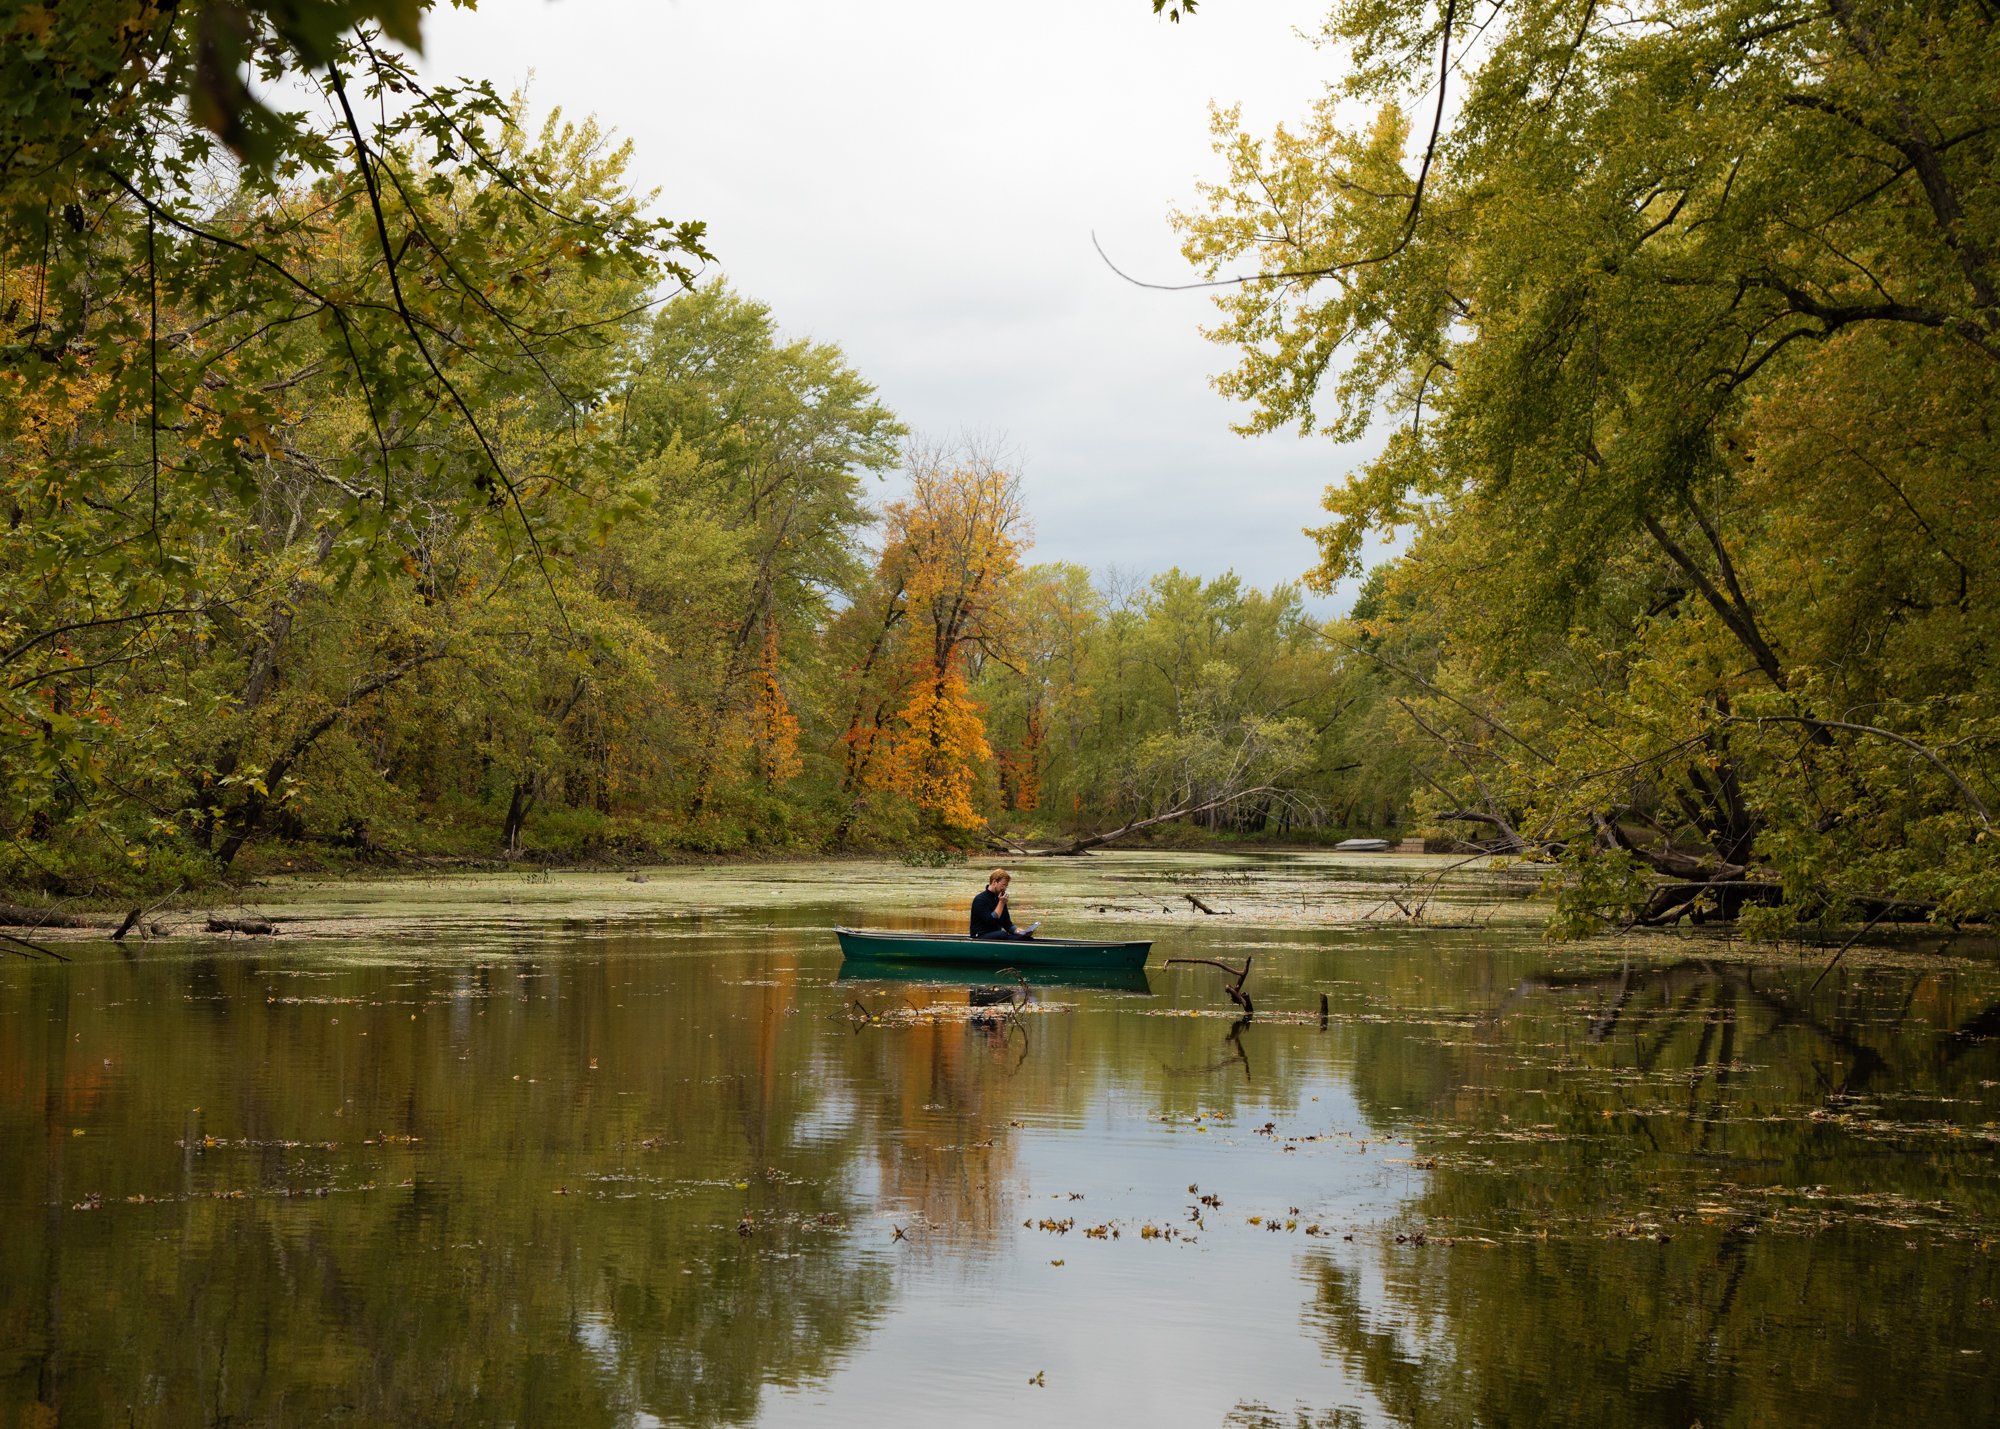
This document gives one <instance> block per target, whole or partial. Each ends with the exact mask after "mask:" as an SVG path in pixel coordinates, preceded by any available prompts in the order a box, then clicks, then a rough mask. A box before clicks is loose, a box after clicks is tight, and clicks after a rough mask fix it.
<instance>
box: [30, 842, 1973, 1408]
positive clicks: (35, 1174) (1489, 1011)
mask: <svg viewBox="0 0 2000 1429" xmlns="http://www.w3.org/2000/svg"><path fill="white" fill-rule="evenodd" d="M1438 867H1440V865H1439V864H1438V863H1437V862H1436V861H1424V860H1407V859H1406V860H1397V859H1377V860H1374V861H1363V860H1357V861H1349V862H1345V863H1343V862H1340V861H1337V860H1334V859H1331V858H1326V857H1304V856H1300V857H1269V858H1262V859H1254V860H1253V859H1231V858H1217V857H1201V858H1197V857H1191V856H1168V855H1136V854H1135V855H1117V856H1108V857H1098V858H1094V859H1089V860H1079V861H1070V862H1062V863H1053V864H1043V863H1029V864H1027V865H1025V866H1023V867H1021V869H1020V872H1019V874H1018V876H1017V880H1016V884H1015V900H1014V901H1015V903H1016V905H1017V916H1018V915H1020V914H1028V915H1031V916H1039V917H1044V918H1046V919H1047V920H1048V921H1049V923H1050V924H1051V925H1052V928H1054V929H1059V930H1060V931H1063V932H1073V933H1080V934H1098V933H1103V934H1111V933H1117V934H1121V935H1133V934H1135V933H1136V934H1137V935H1139V936H1152V937H1154V938H1155V939H1156V940H1157V941H1156V945H1155V949H1154V962H1153V965H1152V967H1151V968H1150V969H1149V971H1148V972H1147V973H1146V974H1145V975H1144V976H1143V977H1140V978H1135V979H1133V980H1131V981H1130V982H1128V983H1127V984H1125V985H1121V986H1114V987H1079V986H1061V985H1045V986H1040V987H1036V988H1034V989H1032V990H1031V991H1032V1001H1031V1002H1030V1003H1029V1004H1028V1005H1027V1006H1026V1007H1024V1008H1023V1009H1021V1010H1020V1011H1018V1012H1016V1013H1014V1014H1011V1015H1004V1016H1001V1017H999V1018H997V1019H992V1018H983V1017H978V1018H976V1017H975V1016H974V1015H973V1010H971V1009H968V1008H967V1006H966V982H965V981H964V980H960V981H958V982H956V983H939V982H917V981H906V980H899V979H895V978H893V977H884V976H881V975H880V974H879V972H871V973H869V974H868V975H866V976H863V977H859V978H857V977H855V976H854V975H853V970H852V969H849V970H848V971H847V974H846V975H843V970H842V967H841V962H840V955H839V952H838V950H837V948H836V946H835V944H834V941H833V938H832V936H831V934H830V933H829V931H828V929H829V928H830V926H831V925H832V924H834V923H836V922H866V923H870V924H874V925H878V926H901V927H915V926H925V925H926V924H929V925H931V926H937V927H940V928H943V927H957V926H959V925H961V924H962V913H961V912H959V911H958V910H959V909H961V908H962V907H963V904H964V903H965V902H966V901H967V900H968V899H969V898H970V896H971V894H972V893H973V892H974V891H976V890H977V888H978V886H979V884H980V883H981V881H982V879H981V877H980V874H981V872H982V870H979V869H954V870H942V871H940V870H922V871H916V870H910V869H905V868H901V867H898V866H895V865H891V864H851V863H841V864H787V865H766V866H746V867H740V868H733V869H727V870H722V871H716V870H695V871H662V872H657V873H655V874H653V875H651V876H650V878H649V879H648V880H647V881H645V882H633V881H628V880H626V879H623V878H620V877H618V876H617V875H615V874H602V875H576V874H560V873H559V874H555V875H553V876H552V877H549V878H546V879H544V878H542V877H540V876H537V875H532V874H526V873H520V872H516V873H509V874H504V875H490V876H468V877H464V878H455V879H448V880H437V881H432V882H415V881H407V882H398V883H388V884H373V885H349V886H344V887H343V886H334V885H326V886H321V887H313V886H311V885H304V884H301V885H298V886H296V887H291V888H284V889H260V890H258V891H257V893H256V895H255V896H256V897H258V898H260V899H262V900H263V901H262V902H259V903H257V904H256V907H257V908H258V909H259V910H260V911H263V912H268V913H275V914H277V915H279V916H281V917H282V918H284V919H285V920H287V921H286V924H285V926H286V929H287V933H286V936H283V937H281V938H275V939H273V938H260V939H241V938H239V939H236V940H233V941H231V940H222V939H205V940H199V941H197V940H194V939H191V938H174V939H169V940H166V941H156V942H154V943H152V944H150V945H148V946H145V947H142V948H137V949H134V950H133V951H132V952H131V953H130V954H125V953H121V952H119V951H118V950H116V949H115V948H114V947H113V946H112V945H111V944H109V943H84V942H70V943H64V944H61V945H59V946H60V947H62V948H63V949H64V950H65V951H67V952H69V953H70V954H71V955H72V956H74V958H75V959H76V961H75V962H74V964H72V965H69V966H57V965H52V964H41V963H30V962H28V961H26V960H20V959H14V958H8V959H6V960H5V961H4V964H0V1238H4V1239H0V1425H40V1424H55V1423H61V1424H65V1425H98V1424H120V1425H123V1424H136V1425H183V1424H218V1425H220V1424H228V1425H237V1426H244V1425H308V1424H319V1423H324V1422H334V1423H343V1424H412V1425H428V1424H465V1425H474V1424H478V1425H485V1424H515V1425H534V1426H540V1425H578V1426H596V1425H654V1424H672V1425H683V1424H685V1425H703V1424H744V1425H749V1424H755V1425H795V1424H796V1425H806V1424H810V1425H816V1426H817V1425H847V1424H852V1425H869V1426H876V1425H881V1424H884V1423H892V1422H893V1423H910V1424H926V1423H950V1424H953V1425H955V1426H966V1425H984V1424H994V1425H1007V1426H1013V1429H1018V1426H1020V1425H1022V1424H1038V1423H1048V1424H1087V1423H1096V1424H1121V1425H1122V1424H1135V1425H1138V1424H1144V1425H1202V1426H1270V1429H1280V1426H1282V1429H1300V1426H1307V1429H1331V1426H1347V1425H1357V1424H1402V1423H1408V1424H1436V1425H1474V1424H1491V1425H1503V1424H1517V1425H1538V1424H1579V1425H1584V1424H1587V1425H1593V1426H1620V1425H1665V1426H1676V1429H1685V1426H1688V1425H1691V1424H1694V1423H1696V1422H1699V1423H1700V1424H1702V1425H1705V1426H1708V1427H1709V1429H1716V1426H1721V1425H1777V1424H1784V1425H1792V1424H1872V1425H1914V1426H1923V1429H1944V1426H1949V1425H1957V1424H1968V1425H1969V1424H1991V1423H1993V1422H1994V1416H1995V1413H1996V1410H1995V1403H1996V1399H1995V1389H1994V1386H1995V1385H1996V1383H2000V1364H1996V1358H2000V1311H1996V1309H1995V1302H1996V1299H2000V1273H1997V1272H1996V1256H2000V970H1996V967H1995V965H1994V964H1993V963H1992V962H1991V961H1990V960H1985V959H1981V958H1978V957H1972V956H1965V957H1957V956H1950V955H1945V954H1940V953H1937V952H1935V951H1926V950H1924V949H1906V950H1904V951H1901V952H1898V953H1894V954H1884V953H1881V952H1877V953H1873V954H1870V955H1868V956H1867V957H1865V958H1864V957H1862V956H1860V952H1861V950H1859V949H1857V950H1854V951H1853V952H1850V953H1849V954H1848V959H1849V960H1850V962H1849V963H1848V964H1847V965H1844V966H1843V968H1842V970H1840V971H1837V972H1836V973H1834V974H1833V975H1832V976H1830V977H1828V978H1827V979H1826V981H1825V982H1824V983H1823V984H1822V985H1821V986H1820V987H1819V988H1818V989H1817V991H1815V992H1812V993H1810V994H1808V992H1807V987H1808V984H1809V983H1810V982H1811V980H1812V977H1813V975H1814V974H1815V972H1816V971H1817V969H1818V967H1819V965H1820V963H1821V962H1822V961H1823V959H1824V956H1825V955H1824V954H1823V953H1821V954H1799V953H1786V954H1784V955H1771V954H1768V953H1759V952H1756V951H1754V950H1747V949H1744V948H1742V947H1741V946H1740V945H1738V946H1734V947H1732V946H1731V945H1729V944H1726V943H1722V942H1719V941H1714V940H1677V939H1668V938H1664V937H1662V938H1654V939H1649V940H1644V941H1632V942H1627V943H1618V944H1612V943H1600V944H1596V945H1591V946H1587V947H1566V948H1552V947H1550V946H1548V945H1546V944H1544V943H1543V942H1542V941H1541V939H1540V937H1539V934H1538V931H1537V924H1536V921H1535V919H1536V916H1537V915H1536V914H1535V912H1534V911H1533V910H1531V909H1528V908H1527V907H1526V906H1525V904H1523V903H1522V902H1521V901H1520V898H1521V893H1522V888H1521V886H1520V885H1518V884H1510V883H1505V882H1501V881H1498V880H1497V879H1495V880H1479V881H1476V882H1473V883H1469V884H1464V885H1461V884H1459V883H1456V882H1454V883H1452V884H1450V885H1448V886H1449V888H1450V889H1451V891H1452V896H1451V898H1450V900H1449V901H1446V900H1443V899H1437V898H1434V899H1433V900H1432V902H1431V903H1430V904H1429V906H1428V907H1427V908H1425V909H1424V912H1425V914H1426V917H1427V919H1429V920H1432V921H1435V922H1442V923H1448V924H1454V925H1456V926H1451V927H1442V928H1432V927H1425V926H1423V925H1421V924H1419V925H1411V924H1409V923H1408V922H1406V921H1405V919H1404V916H1403V913H1402V911H1401V910H1400V909H1399V907H1398V906H1397V905H1396V904H1394V903H1388V902H1386V900H1387V897H1388V895H1389V894H1392V893H1393V894H1396V895H1397V896H1398V897H1399V898H1400V899H1401V900H1402V903H1403V905H1405V906H1410V907H1415V906H1416V904H1417V902H1418V900H1420V899H1421V898H1422V897H1423V896H1424V895H1425V893H1426V892H1427V891H1428V888H1427V885H1426V884H1425V883H1424V882H1423V880H1424V879H1425V878H1427V877H1429V876H1430V875H1431V874H1432V873H1433V872H1435V870H1436V869H1437V868H1438ZM1189 892H1192V893H1194V894H1196V896H1198V897H1199V898H1201V899H1202V901H1203V902H1205V903H1207V904H1209V905H1210V906H1211V907H1214V908H1217V909H1227V910H1230V911H1228V912H1219V913H1218V914H1217V915H1215V916H1207V915H1204V914H1201V913H1199V912H1197V911H1195V910H1194V908H1193V906H1192V904H1191V903H1189V901H1188V900H1187V899H1186V897H1185V895H1186V894H1187V893H1189ZM1141 930H1143V931H1141ZM1926 947H1927V948H1929V949H1933V950H1934V949H1935V948H1936V942H1935V941H1933V942H1932V943H1931V944H1929V945H1926ZM1244 955H1249V956H1250V957H1251V958H1252V959H1253V964H1254V965H1253V971H1252V974H1251V977H1250V980H1249V984H1248V986H1249V990H1250V992H1251V993H1252V995H1253V997H1254V998H1255V1001H1256V1005H1257V1015H1256V1017H1255V1019H1254V1020H1252V1021H1250V1022H1248V1023H1247V1024H1244V1023H1239V1022H1238V1021H1236V1020H1235V1018H1234V1016H1233V1012H1234V1009H1233V1008H1231V1007H1230V1005H1229V1004H1228V1002H1227V1001H1226V999H1225V998H1224V996H1223V993H1222V981H1223V980H1222V977H1221V974H1219V973H1218V972H1216V971H1215V970H1214V969H1211V968H1206V967H1199V966H1166V965H1164V960H1165V959H1166V958H1168V957H1227V958H1232V959H1233V958H1239V957H1242V956H1244ZM1322 994H1324V995H1325V998H1326V1017H1325V1020H1324V1022H1322V1019H1321V1014H1320V1007H1321V1003H1320V999H1321V995H1322Z"/></svg>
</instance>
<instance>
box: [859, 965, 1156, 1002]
mask: <svg viewBox="0 0 2000 1429" xmlns="http://www.w3.org/2000/svg"><path fill="white" fill-rule="evenodd" d="M836 981H838V982H857V983H869V982H889V983H896V984H898V985H901V986H911V985H915V986H924V987H965V988H969V987H977V986H991V985H993V984H994V983H999V984H1002V985H1003V986H1004V985H1006V984H1009V983H1014V982H1024V983H1026V984H1027V985H1028V986H1029V987H1062V988H1069V987H1075V988H1093V989H1097V990H1100V991H1104V992H1145V993H1150V992H1151V991H1152V990H1153V985H1152V984H1151V983H1149V982H1147V981H1146V970H1145V969H1144V968H1052V967H1049V966H1047V965H1046V964H1040V963H1038V964H1036V965H1035V966H1033V967H1019V966H1016V965H1014V964H1008V965H1007V966H1005V967H999V966H996V965H994V964H993V963H933V962H921V963H911V962H900V963H898V962H881V961H878V960H877V959H875V958H848V959H846V960H844V961H843V962H842V963H841V965H840V974H839V976H838V978H837V979H836Z"/></svg>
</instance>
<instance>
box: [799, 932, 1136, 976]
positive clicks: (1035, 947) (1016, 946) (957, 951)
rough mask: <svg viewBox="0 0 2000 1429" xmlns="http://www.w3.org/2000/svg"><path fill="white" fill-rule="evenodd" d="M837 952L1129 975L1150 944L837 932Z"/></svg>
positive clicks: (875, 958) (870, 958)
mask: <svg viewBox="0 0 2000 1429" xmlns="http://www.w3.org/2000/svg"><path fill="white" fill-rule="evenodd" d="M833 931H834V933H835V935H836V936H837V937H839V939H840V951H841V953H842V954H843V955H844V956H846V957H849V958H854V959H856V960H857V961H865V962H871V963H954V964H957V965H958V966H960V967H985V968H1007V967H1018V968H1030V967H1036V968H1066V969H1069V970H1070V971H1073V972H1087V971H1089V972H1103V971H1130V970H1132V969H1136V968H1143V967H1144V966H1145V965H1146V954H1148V953H1149V952H1151V951H1152V949H1153V945H1152V943H1151V942H1150V941H1148V942H1105V941H1101V940H1097V939H1091V938H969V937H964V936H958V937H953V936H951V935H950V934H945V933H896V932H887V931H884V930H880V929H872V928H835V929H834V930H833Z"/></svg>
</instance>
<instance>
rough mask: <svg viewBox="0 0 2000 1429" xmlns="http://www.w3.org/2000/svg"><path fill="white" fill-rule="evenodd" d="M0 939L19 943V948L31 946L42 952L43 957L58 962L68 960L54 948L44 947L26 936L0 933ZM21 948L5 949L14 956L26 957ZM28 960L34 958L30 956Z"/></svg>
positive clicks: (31, 960)
mask: <svg viewBox="0 0 2000 1429" xmlns="http://www.w3.org/2000/svg"><path fill="white" fill-rule="evenodd" d="M0 941H4V942H9V943H19V944H20V945H21V948H31V949H33V950H34V951H35V952H38V953H40V954H42V956H44V957H49V958H54V959H55V960H56V961H57V962H59V963H66V962H68V961H69V959H68V958H66V957H64V956H63V955H62V954H61V953H59V952H57V951H56V950H55V949H54V948H45V947H43V946H42V945H41V944H40V943H31V942H29V941H28V940H27V939H26V938H17V937H15V936H14V935H13V934H12V933H0ZM21 948H9V949H8V950H7V951H8V952H10V953H12V954H14V956H16V957H20V958H26V957H28V955H27V954H26V953H24V952H22V951H21ZM28 960H29V961H30V962H33V961H34V959H32V958H29V959H28Z"/></svg>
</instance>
